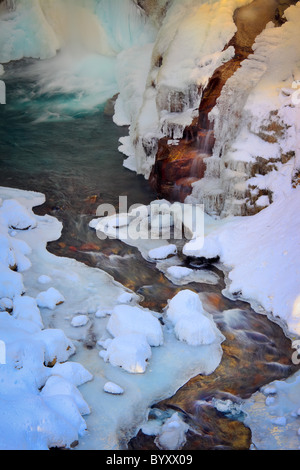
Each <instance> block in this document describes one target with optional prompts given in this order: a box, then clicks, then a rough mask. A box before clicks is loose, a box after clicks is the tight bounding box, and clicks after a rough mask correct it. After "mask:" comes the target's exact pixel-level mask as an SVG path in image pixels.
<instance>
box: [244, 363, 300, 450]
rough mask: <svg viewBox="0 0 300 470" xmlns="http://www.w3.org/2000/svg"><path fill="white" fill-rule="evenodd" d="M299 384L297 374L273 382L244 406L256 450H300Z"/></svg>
mask: <svg viewBox="0 0 300 470" xmlns="http://www.w3.org/2000/svg"><path fill="white" fill-rule="evenodd" d="M299 383H300V374H299V372H297V373H296V374H295V375H293V376H292V377H289V378H288V379H286V380H284V381H279V380H278V381H275V382H272V383H271V384H270V385H268V386H267V387H264V388H262V389H261V390H260V391H258V392H257V393H255V394H254V395H253V396H252V397H251V398H250V399H248V400H246V401H245V402H244V403H243V405H242V411H243V412H244V413H246V418H245V425H246V426H249V427H250V429H251V432H252V442H253V445H254V447H255V449H257V450H262V449H269V450H282V449H284V450H298V449H299V446H300V440H299V435H300V434H299V417H298V409H299V404H300V400H299ZM266 395H267V398H266Z"/></svg>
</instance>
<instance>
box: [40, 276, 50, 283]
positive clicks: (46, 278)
mask: <svg viewBox="0 0 300 470" xmlns="http://www.w3.org/2000/svg"><path fill="white" fill-rule="evenodd" d="M51 281H52V279H51V277H50V276H45V275H41V276H39V278H38V282H39V283H40V284H48V283H49V282H51Z"/></svg>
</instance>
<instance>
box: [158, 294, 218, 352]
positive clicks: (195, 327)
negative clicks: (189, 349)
mask: <svg viewBox="0 0 300 470" xmlns="http://www.w3.org/2000/svg"><path fill="white" fill-rule="evenodd" d="M166 312H167V318H168V320H170V321H171V322H172V324H173V326H174V331H175V334H176V337H177V338H178V339H179V340H180V341H185V342H186V343H188V344H189V345H191V346H200V345H205V344H206V345H208V344H212V343H214V342H215V341H216V340H217V339H218V337H219V330H218V329H217V327H216V325H215V323H214V321H213V319H212V318H210V317H209V316H208V315H209V314H207V313H206V312H205V311H204V309H203V306H202V302H201V300H200V298H199V296H198V295H197V294H196V293H195V292H192V291H190V290H183V291H181V292H179V293H178V294H177V295H176V296H175V297H173V299H172V300H171V301H170V302H169V304H168V307H167V310H166Z"/></svg>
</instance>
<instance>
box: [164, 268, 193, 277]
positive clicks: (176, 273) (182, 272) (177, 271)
mask: <svg viewBox="0 0 300 470" xmlns="http://www.w3.org/2000/svg"><path fill="white" fill-rule="evenodd" d="M167 273H168V274H169V275H170V276H171V277H175V278H176V279H181V278H182V277H186V276H189V275H190V274H192V273H193V270H192V269H190V268H185V267H183V266H171V267H170V268H168V269H167Z"/></svg>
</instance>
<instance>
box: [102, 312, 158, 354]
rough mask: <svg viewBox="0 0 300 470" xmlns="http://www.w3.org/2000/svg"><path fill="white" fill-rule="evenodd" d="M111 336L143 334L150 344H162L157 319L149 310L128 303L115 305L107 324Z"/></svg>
mask: <svg viewBox="0 0 300 470" xmlns="http://www.w3.org/2000/svg"><path fill="white" fill-rule="evenodd" d="M107 329H108V331H109V332H110V333H111V334H112V335H113V336H120V335H124V334H131V333H137V334H143V335H144V336H145V337H146V338H147V341H148V344H149V345H150V346H161V345H162V344H163V331H162V327H161V324H160V322H159V320H158V319H157V318H156V317H155V316H154V315H153V313H152V312H151V311H147V310H144V309H142V308H140V307H131V306H129V305H120V306H116V307H115V308H114V310H113V313H112V315H111V317H110V318H109V321H108V324H107Z"/></svg>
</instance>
